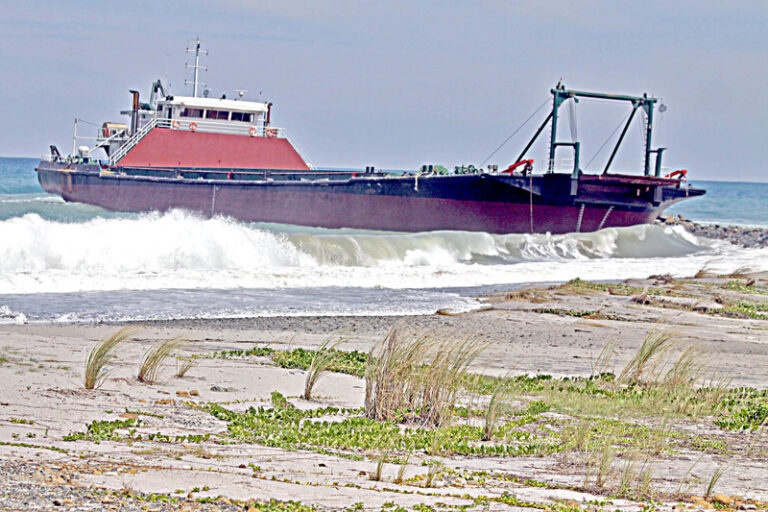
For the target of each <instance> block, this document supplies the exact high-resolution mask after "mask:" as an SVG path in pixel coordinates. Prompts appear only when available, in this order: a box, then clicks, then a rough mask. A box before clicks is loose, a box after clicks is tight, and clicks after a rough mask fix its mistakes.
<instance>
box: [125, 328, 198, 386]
mask: <svg viewBox="0 0 768 512" xmlns="http://www.w3.org/2000/svg"><path fill="white" fill-rule="evenodd" d="M186 343H187V342H186V340H182V339H179V338H171V339H168V340H163V341H161V342H159V343H156V344H155V345H154V346H152V347H150V348H149V350H147V351H146V352H145V353H144V358H143V359H142V360H141V366H139V374H138V376H137V379H138V380H139V382H143V383H144V384H154V383H155V382H157V376H158V374H159V373H160V368H161V366H162V365H163V362H164V361H165V360H166V359H167V358H169V357H170V356H171V354H172V353H173V352H174V351H175V350H178V349H179V348H181V347H183V346H184V345H185V344H186Z"/></svg>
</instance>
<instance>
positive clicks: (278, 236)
mask: <svg viewBox="0 0 768 512" xmlns="http://www.w3.org/2000/svg"><path fill="white" fill-rule="evenodd" d="M283 228H284V227H283ZM729 250H730V249H729V246H727V245H726V244H719V243H717V242H712V241H703V240H701V239H697V238H696V237H694V236H693V235H690V234H689V233H687V232H686V231H685V230H684V229H683V228H681V227H679V226H677V227H669V226H660V225H653V226H638V227H633V228H621V229H605V230H602V231H599V232H596V233H582V234H569V235H489V234H485V233H467V232H430V233H415V234H394V233H379V232H370V231H338V230H336V231H334V230H321V229H302V228H295V227H292V228H289V229H282V228H281V229H274V228H272V227H270V226H262V225H256V224H246V223H242V222H238V221H234V220H232V219H227V218H214V219H201V218H199V217H197V216H195V215H192V214H190V213H187V212H183V211H172V212H169V213H164V214H159V213H153V214H145V215H131V216H121V217H102V216H99V217H94V218H90V219H87V220H81V221H76V222H62V221H53V220H47V219H45V218H43V217H42V216H40V215H38V214H36V213H31V214H26V215H24V216H21V217H12V218H9V219H6V220H2V221H0V294H4V293H5V294H10V293H13V294H23V293H45V292H51V293H65V292H73V291H100V290H101V291H103V290H157V289H164V288H191V289H234V288H299V287H324V286H327V287H330V286H349V287H372V288H439V287H444V288H445V287H468V286H483V285H489V284H505V283H519V282H536V281H558V280H567V279H571V278H573V277H582V278H592V279H623V278H627V277H646V276H647V275H650V274H653V273H672V274H685V273H693V272H695V271H696V270H697V269H698V268H701V267H702V266H703V265H705V264H706V265H708V266H709V267H710V268H713V267H716V266H717V265H718V261H720V262H721V263H723V264H726V263H727V264H730V260H731V258H730V257H729V255H730V253H729ZM758 252H759V251H758ZM751 255H753V253H750V252H749V251H743V250H742V251H740V252H739V253H738V258H737V259H738V262H735V263H734V265H738V264H740V265H742V266H743V265H750V264H752V263H754V262H752V261H751V260H752V259H754V260H755V261H757V262H760V261H768V258H765V253H761V254H758V253H754V255H753V256H754V257H753V256H751ZM713 262H714V263H713ZM754 266H755V265H754V264H752V267H754ZM734 268H736V267H734Z"/></svg>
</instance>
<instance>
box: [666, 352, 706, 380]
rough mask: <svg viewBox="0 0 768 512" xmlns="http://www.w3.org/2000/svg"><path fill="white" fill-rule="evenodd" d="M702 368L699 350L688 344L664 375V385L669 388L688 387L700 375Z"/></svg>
mask: <svg viewBox="0 0 768 512" xmlns="http://www.w3.org/2000/svg"><path fill="white" fill-rule="evenodd" d="M703 369H704V362H703V356H702V353H701V351H700V350H699V349H698V348H697V347H695V346H690V347H688V348H687V349H685V351H683V353H682V354H681V355H680V357H679V358H678V360H677V362H676V363H675V364H674V365H673V366H672V368H670V370H669V371H668V372H667V375H666V376H665V377H664V382H663V384H664V386H665V387H667V388H669V389H680V388H690V387H691V386H693V385H694V384H695V383H696V381H697V380H699V378H700V377H701V375H702V372H703Z"/></svg>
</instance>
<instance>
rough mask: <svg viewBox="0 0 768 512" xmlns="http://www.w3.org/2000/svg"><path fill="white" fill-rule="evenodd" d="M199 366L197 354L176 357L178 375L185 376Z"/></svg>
mask: <svg viewBox="0 0 768 512" xmlns="http://www.w3.org/2000/svg"><path fill="white" fill-rule="evenodd" d="M195 366H197V359H196V358H195V356H188V357H182V356H177V357H176V377H178V378H180V379H181V378H183V377H184V376H185V375H186V374H187V372H189V370H191V369H192V368H194V367H195Z"/></svg>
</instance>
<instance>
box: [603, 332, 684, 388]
mask: <svg viewBox="0 0 768 512" xmlns="http://www.w3.org/2000/svg"><path fill="white" fill-rule="evenodd" d="M677 343H678V338H677V335H676V334H675V333H673V332H670V331H656V330H654V331H651V332H649V333H648V335H647V336H646V337H645V339H644V340H643V344H642V345H641V346H640V349H639V350H638V351H637V353H635V355H634V356H633V357H632V359H631V360H630V361H629V362H628V363H627V365H626V366H625V367H624V368H623V369H622V370H621V372H620V373H619V375H618V377H617V378H616V380H617V382H618V383H620V384H643V383H646V384H647V383H651V382H655V381H657V380H658V379H659V377H660V374H661V373H662V372H663V370H664V367H665V365H666V364H667V362H668V355H669V353H670V351H671V350H672V349H674V348H675V346H676V345H677Z"/></svg>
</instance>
